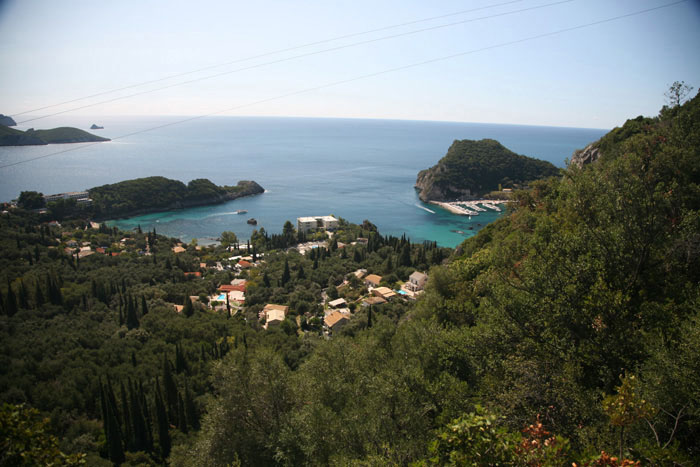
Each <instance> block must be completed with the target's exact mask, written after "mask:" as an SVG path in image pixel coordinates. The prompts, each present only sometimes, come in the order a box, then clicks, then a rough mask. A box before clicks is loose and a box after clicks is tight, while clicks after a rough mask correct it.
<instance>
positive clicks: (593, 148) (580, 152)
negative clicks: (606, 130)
mask: <svg viewBox="0 0 700 467" xmlns="http://www.w3.org/2000/svg"><path fill="white" fill-rule="evenodd" d="M599 158H600V148H599V147H598V144H597V143H592V144H589V145H588V146H586V147H585V148H583V149H577V150H576V151H574V154H573V155H572V156H571V161H570V162H569V164H571V165H575V166H577V167H583V166H584V165H586V164H590V163H592V162H595V161H597V160H598V159H599Z"/></svg>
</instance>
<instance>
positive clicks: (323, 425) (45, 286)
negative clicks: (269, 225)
mask: <svg viewBox="0 0 700 467" xmlns="http://www.w3.org/2000/svg"><path fill="white" fill-rule="evenodd" d="M595 146H596V147H598V148H599V149H600V153H601V154H600V157H598V158H597V160H596V161H595V162H592V163H589V164H585V165H583V166H582V167H579V166H578V165H574V164H572V165H571V166H570V167H568V168H566V169H564V170H562V171H561V176H559V177H550V178H547V179H544V180H540V181H536V182H532V183H530V189H529V190H522V191H516V192H514V194H513V203H512V205H513V206H512V209H511V210H509V212H508V214H507V215H505V216H503V217H501V218H500V219H499V220H498V221H496V222H494V223H492V224H490V225H488V226H487V227H485V228H484V229H483V230H481V231H480V232H479V233H478V234H477V235H476V236H475V237H472V238H470V239H468V240H466V241H465V242H464V243H463V244H461V245H460V246H459V247H458V248H457V249H456V250H454V251H452V250H449V249H443V248H438V247H437V245H436V244H435V243H432V242H424V243H422V244H414V243H411V241H410V240H409V239H407V238H405V236H404V237H402V238H396V237H392V236H382V235H381V234H380V233H379V232H377V231H376V228H373V225H372V224H371V223H370V222H369V221H367V222H364V223H363V225H362V226H360V225H353V224H350V223H348V222H346V221H344V220H342V219H341V220H340V221H339V228H338V230H337V231H336V232H335V234H334V236H333V237H332V238H329V237H328V235H327V234H326V233H325V232H318V233H310V234H309V236H308V237H307V236H306V235H305V234H303V233H299V232H296V231H295V229H294V225H293V224H292V223H291V222H287V223H286V224H285V225H284V227H283V228H282V233H281V234H275V233H273V234H270V233H269V232H266V231H265V230H264V229H262V228H261V229H260V230H256V231H254V232H253V233H252V235H251V238H250V241H249V244H248V242H246V243H242V242H239V241H238V239H237V238H236V236H235V234H233V233H232V232H225V233H222V238H226V242H225V243H226V244H225V245H209V246H198V245H196V242H192V243H191V244H190V245H182V244H180V242H179V241H178V240H177V239H172V238H167V237H164V236H162V235H157V234H156V232H155V231H153V232H142V231H141V230H140V229H137V231H135V232H123V231H119V230H117V229H110V228H108V227H106V226H105V225H101V226H99V228H90V225H89V224H87V223H86V222H85V220H83V219H73V220H67V221H63V222H62V223H61V225H56V224H55V223H52V224H49V223H48V222H47V221H48V220H49V219H50V217H46V216H50V213H49V214H46V215H40V214H37V213H34V212H30V211H23V210H22V209H19V208H17V209H15V208H12V207H9V206H6V207H5V208H6V210H7V212H6V213H4V214H3V215H2V216H0V247H1V248H0V305H1V307H0V349H1V351H0V362H1V363H2V365H1V366H0V368H2V371H0V397H1V398H2V400H3V402H7V404H5V405H3V407H2V410H0V425H1V426H2V427H7V428H4V430H5V431H4V434H5V433H7V434H6V435H5V436H6V437H7V438H8V439H9V440H10V441H11V442H8V443H5V444H4V446H8V448H7V452H5V451H3V455H4V456H6V457H5V458H8V459H11V460H14V459H18V460H17V461H14V463H12V462H10V461H8V462H7V463H8V465H15V464H19V459H20V456H24V455H26V456H31V457H29V458H35V457H36V456H37V455H39V454H46V451H47V450H48V448H46V446H49V447H50V446H52V445H53V444H55V445H57V446H54V449H52V450H51V452H50V453H49V454H53V455H52V457H51V459H54V458H55V459H67V458H65V457H63V456H61V455H60V454H59V452H58V448H59V447H60V450H61V451H62V452H64V453H65V454H67V455H71V456H80V454H81V453H85V454H86V455H87V457H86V459H85V460H86V463H87V465H96V466H105V467H107V466H110V465H115V464H116V465H119V464H122V465H163V464H168V465H174V466H201V465H206V466H209V465H212V466H224V465H334V466H374V465H379V466H395V465H402V466H403V465H411V466H458V465H459V466H482V465H484V466H547V467H559V466H567V465H568V466H571V465H577V466H588V467H604V466H605V467H613V466H616V467H622V466H627V467H635V466H641V465H652V466H657V465H658V466H696V465H700V463H699V461H698V459H700V446H699V445H698V442H697V440H698V439H700V345H699V344H698V343H699V342H700V96H698V97H695V98H694V99H692V100H691V101H689V102H687V103H685V104H683V105H680V106H676V107H672V108H664V109H663V110H662V112H661V114H660V115H659V116H658V117H654V118H645V119H635V120H630V121H628V122H627V123H625V125H623V126H622V127H620V128H617V129H615V130H613V131H612V132H610V133H609V134H608V135H606V136H605V137H603V138H602V139H601V140H600V141H599V142H596V143H595ZM166 180H167V179H162V180H160V179H158V180H149V179H143V180H136V181H130V182H128V183H126V185H120V187H121V188H122V189H124V192H125V193H138V196H150V195H151V193H150V192H149V189H148V186H147V185H148V183H149V181H150V182H153V183H155V184H158V183H163V184H164V186H167V187H169V188H170V189H171V190H172V191H173V192H174V193H173V195H172V196H173V197H180V199H182V197H183V196H185V194H186V193H187V192H189V190H190V189H196V190H197V191H198V192H202V193H207V192H208V191H209V190H210V189H211V190H214V191H215V192H216V190H215V189H214V188H212V187H211V186H210V185H209V184H208V183H206V182H204V181H197V182H196V183H193V182H190V184H189V185H194V186H192V187H190V186H189V185H187V186H186V185H184V184H180V183H179V182H174V181H166ZM224 189H226V188H224ZM107 192H109V190H106V191H103V193H107ZM110 193H111V192H110ZM114 199H116V198H114ZM119 199H121V200H127V199H130V198H129V197H128V196H126V195H124V196H122V197H121V198H119ZM163 202H164V201H163ZM40 216H45V217H40ZM311 240H314V241H317V242H325V243H322V244H320V245H319V244H317V245H316V246H317V247H316V248H309V249H308V250H307V251H305V252H304V254H302V253H301V252H300V251H298V250H297V249H296V248H295V246H297V245H298V244H304V243H305V242H308V241H311ZM176 246H177V248H175V247H176ZM307 246H308V245H307ZM261 253H262V255H261ZM245 255H250V258H248V259H250V262H246V263H242V262H241V263H239V259H240V257H241V256H245ZM246 261H247V260H246ZM251 263H252V264H251ZM237 266H238V267H237ZM249 266H250V267H249ZM362 270H364V272H363V271H362ZM415 271H420V272H427V273H428V277H429V279H428V283H427V286H426V289H425V292H424V293H423V294H422V295H420V296H419V297H418V298H417V300H416V301H412V300H409V299H408V298H407V297H406V296H405V295H403V294H401V295H398V296H390V295H391V294H392V291H391V289H398V288H399V287H400V286H401V284H402V283H403V282H404V281H406V280H407V279H408V278H409V277H411V276H412V275H413V273H414V272H415ZM364 273H367V274H374V275H379V276H381V278H380V279H379V281H380V285H382V286H386V287H387V289H383V290H384V291H383V292H382V291H381V290H380V289H376V290H372V291H370V290H369V288H368V284H367V283H366V282H365V280H364V279H360V278H359V277H358V275H359V276H362V275H363V274H364ZM234 279H238V281H236V282H235V284H237V285H236V287H241V282H240V279H244V280H247V283H246V285H245V287H244V288H245V301H244V303H243V304H241V305H240V307H237V306H230V305H229V304H228V303H224V302H223V301H220V293H221V292H220V291H219V290H217V289H218V288H219V287H220V286H222V285H225V286H233V283H232V281H233V280H234ZM377 293H380V295H382V294H384V293H387V294H389V295H388V296H387V298H388V302H384V303H382V301H379V302H378V301H376V300H377V299H378V298H379V297H378V296H377ZM370 295H372V297H370ZM337 298H343V299H344V301H345V305H342V306H347V311H343V312H342V313H341V312H340V311H332V310H331V309H330V307H331V305H330V303H329V301H331V300H335V299H337ZM180 304H182V307H183V308H182V310H181V311H180V312H177V311H175V308H176V306H175V305H180ZM267 304H276V305H282V306H284V307H288V308H287V311H286V315H284V316H283V317H282V319H281V322H279V321H278V324H277V325H274V324H272V323H270V322H266V319H267V318H266V315H265V313H264V307H265V305H267ZM277 309H279V308H277ZM335 313H341V314H344V316H345V318H346V319H347V321H346V322H345V324H344V326H343V327H336V328H332V329H330V328H328V327H327V325H324V323H327V321H326V318H327V317H332V316H334V314H335ZM336 316H337V315H336ZM265 325H269V327H268V328H267V329H265ZM21 404H24V405H21ZM29 408H35V409H37V410H40V411H41V414H36V413H34V415H32V413H28V410H29ZM40 415H41V416H43V417H45V418H46V419H47V420H49V421H48V422H44V425H42V424H41V423H36V422H35V424H34V425H33V429H31V430H28V429H22V428H23V427H25V426H26V423H27V422H26V420H28V419H32V420H34V419H39V420H40V418H39V417H40ZM49 433H52V434H55V435H56V436H57V437H58V441H55V440H54V442H53V444H51V443H49V442H48V441H51V439H50V438H49V439H48V441H47V436H48V434H49ZM29 441H32V443H29ZM25 446H28V447H25ZM3 449H5V448H3ZM12 449H14V451H11V450H12ZM10 454H12V455H14V457H13V456H11V455H10ZM63 462H64V463H66V461H65V460H64V461H63ZM43 463H47V461H44V462H43Z"/></svg>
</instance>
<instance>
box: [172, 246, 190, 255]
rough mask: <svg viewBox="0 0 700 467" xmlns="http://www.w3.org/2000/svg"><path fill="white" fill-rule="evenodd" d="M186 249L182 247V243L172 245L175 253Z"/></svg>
mask: <svg viewBox="0 0 700 467" xmlns="http://www.w3.org/2000/svg"><path fill="white" fill-rule="evenodd" d="M186 251H187V249H185V248H183V247H182V245H176V246H174V247H173V253H175V254H178V253H184V252H186Z"/></svg>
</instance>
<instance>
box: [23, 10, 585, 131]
mask: <svg viewBox="0 0 700 467" xmlns="http://www.w3.org/2000/svg"><path fill="white" fill-rule="evenodd" d="M573 1H575V0H559V1H556V2H553V3H546V4H543V5H537V6H533V7H528V8H521V9H519V10H512V11H507V12H504V13H497V14H493V15H487V16H481V17H478V18H470V19H466V20H461V21H455V22H452V23H447V24H440V25H437V26H431V27H427V28H422V29H416V30H413V31H407V32H403V33H399V34H391V35H388V36H382V37H377V38H374V39H367V40H364V41H359V42H353V43H351V44H346V45H340V46H336V47H330V48H327V49H322V50H317V51H313V52H306V53H303V54H299V55H293V56H291V57H286V58H280V59H277V60H272V61H269V62H264V63H259V64H256V65H250V66H246V67H243V68H237V69H234V70H228V71H222V72H219V73H215V74H213V75H208V76H202V77H200V78H194V79H190V80H187V81H181V82H179V83H173V84H169V85H166V86H161V87H158V88H155V89H148V90H145V91H139V92H136V93H133V94H128V95H126V96H119V97H114V98H111V99H106V100H103V101H98V102H93V103H91V104H85V105H82V106H79V107H73V108H70V109H66V110H61V111H58V112H54V113H50V114H47V115H43V116H41V117H34V118H29V119H26V120H22V121H20V122H18V123H19V124H20V125H21V124H23V123H28V122H33V121H35V120H40V119H42V118H47V117H54V116H56V115H62V114H65V113H69V112H74V111H76V110H82V109H87V108H90V107H95V106H98V105H102V104H108V103H111V102H115V101H119V100H123V99H129V98H132V97H136V96H141V95H144V94H150V93H152V92H156V91H162V90H165V89H170V88H174V87H179V86H184V85H187V84H192V83H197V82H200V81H205V80H209V79H213V78H218V77H221V76H225V75H230V74H233V73H240V72H242V71H247V70H252V69H255V68H261V67H264V66H268V65H274V64H277V63H283V62H288V61H292V60H296V59H298V58H304V57H310V56H313V55H320V54H323V53H327V52H335V51H337V50H342V49H348V48H350V47H357V46H360V45H366V44H371V43H374V42H380V41H385V40H388V39H395V38H397V37H404V36H410V35H414V34H420V33H423V32H427V31H434V30H437V29H443V28H448V27H453V26H458V25H461V24H467V23H473V22H476V21H482V20H485V19H492V18H498V17H501V16H508V15H514V14H517V13H522V12H525V11H532V10H538V9H542V8H548V7H551V6H555V5H560V4H562V3H569V2H573Z"/></svg>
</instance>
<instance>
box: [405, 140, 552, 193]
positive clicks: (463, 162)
mask: <svg viewBox="0 0 700 467" xmlns="http://www.w3.org/2000/svg"><path fill="white" fill-rule="evenodd" d="M558 173H559V169H557V168H556V167H555V166H554V165H553V164H550V163H549V162H546V161H541V160H538V159H534V158H532V157H527V156H521V155H519V154H516V153H514V152H513V151H511V150H509V149H508V148H506V147H505V146H503V145H502V144H501V143H499V142H498V141H496V140H493V139H482V140H479V141H472V140H461V141H460V140H457V141H455V142H454V143H452V146H450V148H449V149H448V150H447V154H446V155H445V157H443V158H442V159H440V161H439V162H438V163H437V164H436V165H435V166H433V167H431V168H430V169H427V170H422V171H420V172H419V173H418V178H417V180H416V188H417V189H419V190H420V193H419V197H420V199H422V200H423V201H453V200H457V199H471V198H478V197H480V196H481V195H484V194H486V193H488V192H490V191H493V190H497V189H498V186H499V185H502V187H503V188H509V187H514V186H518V185H521V184H524V183H526V182H529V181H532V180H536V179H539V178H545V177H550V176H553V175H557V174H558Z"/></svg>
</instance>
